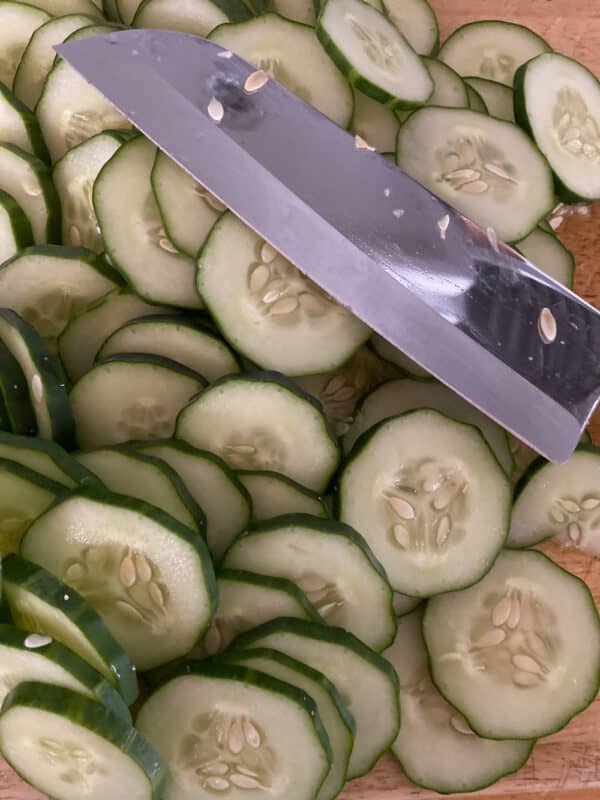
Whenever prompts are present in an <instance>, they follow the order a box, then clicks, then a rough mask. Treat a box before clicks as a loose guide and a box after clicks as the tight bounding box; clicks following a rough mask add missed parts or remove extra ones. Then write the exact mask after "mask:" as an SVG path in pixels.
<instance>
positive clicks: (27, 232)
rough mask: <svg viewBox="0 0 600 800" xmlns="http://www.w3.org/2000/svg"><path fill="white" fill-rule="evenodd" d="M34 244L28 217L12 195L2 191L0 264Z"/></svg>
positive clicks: (0, 201)
mask: <svg viewBox="0 0 600 800" xmlns="http://www.w3.org/2000/svg"><path fill="white" fill-rule="evenodd" d="M32 244H33V231H32V230H31V223H30V222H29V220H28V219H27V215H26V214H25V212H24V211H23V209H22V208H21V206H20V205H19V204H18V203H17V201H16V200H15V199H14V197H13V196H12V195H10V194H8V192H4V191H2V189H0V264H1V263H3V262H4V261H8V259H9V258H12V257H13V256H14V255H16V254H17V253H18V252H19V250H22V249H23V248H25V247H30V246H31V245H32Z"/></svg>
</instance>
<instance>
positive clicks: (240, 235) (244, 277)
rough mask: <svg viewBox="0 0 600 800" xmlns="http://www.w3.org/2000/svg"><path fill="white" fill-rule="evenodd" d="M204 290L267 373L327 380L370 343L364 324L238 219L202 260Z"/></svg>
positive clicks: (218, 316) (217, 234)
mask: <svg viewBox="0 0 600 800" xmlns="http://www.w3.org/2000/svg"><path fill="white" fill-rule="evenodd" d="M197 287H198V292H199V293H200V295H201V297H202V298H203V300H204V302H205V303H206V305H207V306H208V308H209V310H210V312H211V314H212V315H213V317H214V318H215V320H216V321H217V324H218V325H219V327H220V328H221V331H222V332H223V335H224V336H225V338H226V339H227V340H228V341H229V342H230V343H231V344H232V345H233V346H234V347H235V348H236V350H238V352H240V353H243V354H244V355H245V356H246V357H247V358H249V359H250V360H251V361H253V362H255V363H256V364H259V365H260V366H261V367H263V368H265V369H274V370H278V371H280V372H284V373H286V374H288V375H307V374H311V373H314V372H326V371H328V370H331V369H334V368H335V367H337V366H338V365H340V364H343V363H344V362H345V361H347V360H348V358H350V356H351V355H352V353H353V352H354V351H355V350H356V349H357V348H358V347H359V346H360V345H361V344H362V343H363V342H364V341H365V340H366V339H367V338H368V337H369V335H370V331H369V329H368V328H367V326H366V325H365V324H364V323H363V322H361V321H360V320H358V319H357V318H356V317H355V316H353V315H352V314H351V313H350V312H349V311H348V310H347V309H345V308H344V307H342V306H341V305H339V304H338V303H336V302H335V301H333V300H332V299H331V298H330V297H329V296H328V295H326V294H325V293H324V292H323V291H322V290H321V289H319V288H318V287H317V285H316V284H314V283H313V282H312V281H310V280H309V279H308V278H306V277H304V275H302V273H301V272H300V271H299V270H297V269H296V268H295V267H294V266H293V265H292V264H291V263H290V262H289V261H288V260H287V259H285V258H284V257H283V256H281V255H280V254H279V253H277V252H276V251H275V250H273V248H272V247H271V246H270V245H269V244H267V243H266V242H265V241H264V239H262V238H261V237H260V236H259V235H258V234H256V233H255V232H254V231H253V230H252V229H251V228H249V227H247V226H246V225H245V224H244V223H243V222H242V221H241V220H240V219H238V218H237V217H235V216H233V214H230V213H227V214H224V215H223V216H222V217H221V219H220V220H219V221H218V222H217V223H216V224H215V226H214V228H213V229H212V231H211V233H210V235H209V237H208V239H207V241H206V244H205V245H204V247H203V248H202V251H201V252H200V255H199V257H198V275H197ZM325 343H326V344H325Z"/></svg>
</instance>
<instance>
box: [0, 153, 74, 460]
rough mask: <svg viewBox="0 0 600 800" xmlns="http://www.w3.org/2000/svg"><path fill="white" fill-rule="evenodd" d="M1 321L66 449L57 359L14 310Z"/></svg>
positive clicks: (65, 402)
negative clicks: (19, 346) (31, 368)
mask: <svg viewBox="0 0 600 800" xmlns="http://www.w3.org/2000/svg"><path fill="white" fill-rule="evenodd" d="M0 146H1V145H0ZM0 319H3V320H4V321H5V322H7V323H8V324H9V325H10V326H11V327H12V328H14V329H15V330H16V331H17V333H18V334H19V336H20V337H21V339H22V340H23V343H24V345H25V347H26V348H27V350H28V352H29V354H30V356H31V358H32V360H33V361H34V363H35V365H36V369H37V371H38V374H39V376H40V378H41V381H42V385H43V387H44V394H45V401H46V407H47V409H48V415H49V417H50V420H51V425H52V438H53V439H54V440H55V441H57V442H60V444H62V445H64V446H65V447H66V448H70V447H72V445H73V443H74V440H75V423H74V421H73V415H72V413H71V406H70V404H69V398H68V396H67V390H66V386H65V382H66V378H65V375H64V373H63V370H62V367H61V365H60V362H59V360H58V358H56V356H54V355H53V354H52V353H50V352H49V351H48V349H47V348H46V345H45V344H44V342H43V340H42V337H41V336H40V335H39V333H38V332H37V331H36V330H35V329H34V328H33V327H32V326H31V325H29V324H28V323H27V322H25V320H24V319H22V318H21V317H20V316H19V315H18V314H15V312H14V311H11V310H10V309H6V308H3V309H0ZM0 339H1V335H0Z"/></svg>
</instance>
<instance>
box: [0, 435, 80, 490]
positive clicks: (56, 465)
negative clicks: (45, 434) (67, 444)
mask: <svg viewBox="0 0 600 800" xmlns="http://www.w3.org/2000/svg"><path fill="white" fill-rule="evenodd" d="M0 458H5V459H9V460H10V461H16V462H17V463H18V464H22V465H23V466H24V467H28V468H29V469H31V470H34V471H35V472H37V473H39V474H40V475H42V476H43V477H45V478H48V479H49V480H50V481H52V482H54V483H60V484H62V485H63V486H65V487H66V488H69V489H72V488H73V487H75V486H77V484H79V483H85V482H89V481H90V480H91V481H93V480H94V476H93V475H92V474H91V473H90V472H88V471H87V470H86V469H84V467H82V466H81V465H80V464H78V463H77V461H76V460H75V459H74V458H72V457H71V456H70V455H69V454H68V453H67V452H66V450H63V449H62V447H60V445H57V444H56V442H50V441H46V440H44V439H37V438H34V437H33V436H15V435H13V434H10V433H4V432H2V431H0Z"/></svg>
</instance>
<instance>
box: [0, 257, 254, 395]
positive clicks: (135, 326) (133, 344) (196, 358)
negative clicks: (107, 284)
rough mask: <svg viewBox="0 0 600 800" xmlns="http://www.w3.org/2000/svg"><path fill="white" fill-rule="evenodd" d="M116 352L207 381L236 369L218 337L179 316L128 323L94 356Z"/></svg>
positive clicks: (236, 366) (235, 364) (99, 356)
mask: <svg viewBox="0 0 600 800" xmlns="http://www.w3.org/2000/svg"><path fill="white" fill-rule="evenodd" d="M0 274H1V273H0ZM120 353H149V354H151V355H156V356H164V357H165V358H171V359H172V360H173V361H177V362H178V363H179V364H183V366H184V367H189V369H192V370H194V371H195V372H199V373H200V374H201V375H204V377H205V378H206V379H207V380H208V381H209V382H210V381H216V380H217V379H218V378H222V377H223V376H224V375H230V374H231V373H233V372H239V370H240V365H239V362H238V360H237V359H236V357H235V355H234V353H233V352H232V351H231V350H230V349H229V347H227V345H226V344H225V342H224V341H223V340H222V339H221V338H220V337H218V336H215V335H214V334H213V333H212V332H211V331H209V330H207V329H206V328H203V327H201V326H199V325H195V324H194V322H193V321H192V320H189V319H186V318H185V317H182V316H166V315H163V316H151V317H143V318H142V319H135V320H133V321H131V322H128V323H127V324H126V325H124V326H123V327H122V328H119V330H118V331H115V333H113V334H112V335H111V336H109V338H108V339H107V340H106V342H105V343H104V344H103V345H102V347H101V348H100V351H99V353H98V358H99V359H101V358H106V357H107V356H112V355H118V354H120Z"/></svg>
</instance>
